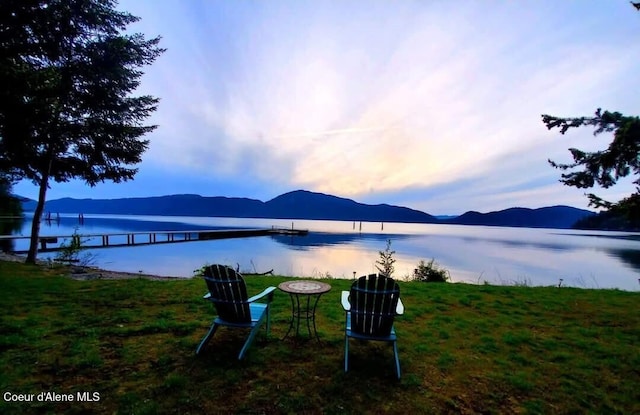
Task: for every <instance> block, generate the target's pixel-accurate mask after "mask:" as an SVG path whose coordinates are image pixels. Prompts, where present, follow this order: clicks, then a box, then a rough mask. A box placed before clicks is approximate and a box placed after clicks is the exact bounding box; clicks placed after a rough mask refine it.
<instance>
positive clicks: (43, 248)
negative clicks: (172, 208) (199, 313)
mask: <svg viewBox="0 0 640 415" xmlns="http://www.w3.org/2000/svg"><path fill="white" fill-rule="evenodd" d="M308 233H309V231H308V230H304V229H293V228H291V229H289V228H275V227H274V228H270V229H203V230H188V231H142V232H124V233H99V234H77V235H46V236H45V235H43V236H40V237H39V238H38V242H39V244H40V249H39V251H40V252H53V251H60V250H61V249H63V248H61V247H60V246H59V243H61V242H62V241H65V240H66V241H67V242H68V243H69V242H70V241H72V240H73V238H79V239H80V243H81V245H82V248H84V249H96V248H115V247H122V246H139V245H154V244H166V243H177V242H190V241H203V240H210V239H228V238H249V237H253V236H268V235H291V236H301V235H306V234H308ZM30 238H31V237H30V236H14V235H2V236H0V240H3V239H4V240H7V239H10V240H18V239H30ZM48 244H58V245H57V246H48ZM14 252H15V253H16V254H24V253H26V252H27V251H22V250H19V251H14Z"/></svg>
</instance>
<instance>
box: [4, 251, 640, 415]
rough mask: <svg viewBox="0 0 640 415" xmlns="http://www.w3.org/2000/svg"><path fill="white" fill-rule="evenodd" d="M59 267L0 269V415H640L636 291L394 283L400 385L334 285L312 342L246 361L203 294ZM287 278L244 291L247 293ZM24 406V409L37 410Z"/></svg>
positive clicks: (272, 340)
mask: <svg viewBox="0 0 640 415" xmlns="http://www.w3.org/2000/svg"><path fill="white" fill-rule="evenodd" d="M64 274H65V272H64V268H56V269H46V268H42V267H36V266H27V265H24V264H19V263H9V262H0V308H1V309H2V311H3V312H2V317H1V319H0V367H1V368H2V370H1V371H0V392H1V393H2V394H3V396H2V397H0V413H16V414H23V413H86V412H87V411H91V412H94V413H123V414H132V413H135V414H144V413H148V414H155V413H193V414H200V413H251V414H263V413H267V414H268V413H292V414H293V413H295V414H298V413H354V414H360V413H401V414H415V413H433V414H443V413H464V414H473V413H483V414H490V413H500V414H503V413H506V414H509V413H534V414H535V413H540V414H551V413H553V414H563V413H593V414H615V413H620V414H632V413H640V387H639V386H640V349H639V348H640V293H637V292H624V291H617V290H584V289H576V288H557V287H548V288H542V287H541V288H532V287H514V286H488V285H466V284H426V283H416V282H400V289H401V297H402V300H403V302H404V304H405V307H406V313H405V315H403V316H401V317H400V318H398V320H397V323H396V330H397V332H398V337H399V340H398V346H399V350H400V361H401V365H402V379H401V380H400V381H397V380H396V379H395V376H394V365H393V355H392V351H391V348H390V347H389V346H388V345H385V344H376V343H362V344H360V343H357V342H353V343H352V347H351V352H352V353H351V370H350V371H349V373H347V374H345V373H344V372H343V350H344V344H343V342H344V337H343V324H344V314H343V312H342V308H341V306H340V291H341V290H345V289H348V287H349V284H350V281H348V280H323V281H325V282H328V283H329V284H331V285H332V287H333V288H332V291H331V292H329V293H328V294H325V295H324V296H323V297H322V298H321V300H320V302H319V305H318V315H317V324H318V331H319V333H320V337H321V343H320V344H318V343H317V342H315V341H301V342H294V341H291V340H290V339H287V340H285V341H282V340H280V338H281V337H282V336H283V335H284V333H285V332H286V330H287V328H288V321H289V320H288V319H289V316H290V302H289V297H288V296H287V295H286V294H284V293H282V292H280V291H277V292H276V295H275V300H274V303H273V315H272V331H271V335H270V336H269V338H268V339H265V337H264V333H261V335H260V336H259V337H258V339H257V342H256V343H255V344H254V345H253V346H252V347H251V349H250V350H249V352H248V354H247V356H246V358H245V360H243V361H241V362H239V361H237V360H236V356H237V353H238V352H239V350H240V348H241V346H242V343H243V341H244V336H245V334H246V333H244V332H242V331H240V333H238V330H233V331H232V330H229V329H226V328H222V329H220V330H219V332H218V333H217V334H216V335H215V336H214V338H213V339H212V340H211V342H210V343H209V345H208V347H207V348H206V350H205V351H204V352H203V353H202V355H200V356H196V355H195V349H196V347H197V346H198V343H199V341H200V339H201V338H202V336H204V334H205V333H206V331H207V329H208V327H209V325H210V322H211V319H212V318H213V317H214V315H215V313H214V309H213V307H212V306H211V305H210V304H208V303H206V302H205V301H204V300H202V299H201V297H202V295H203V294H204V293H205V291H206V289H205V284H204V282H203V281H202V280H199V279H192V280H178V281H176V280H170V281H150V280H143V279H134V280H94V281H75V280H72V279H69V278H67V277H65V276H64ZM286 279H287V278H285V277H248V278H247V284H248V286H249V293H250V295H252V294H256V293H258V292H259V291H261V290H262V289H263V288H265V287H266V286H269V285H274V286H275V285H277V284H278V283H280V282H282V281H285V280H286ZM6 392H11V393H15V394H17V393H22V394H34V395H36V396H37V394H38V393H40V392H56V393H59V394H74V395H73V396H77V395H75V394H76V393H77V392H90V393H93V392H98V393H99V401H98V402H82V403H79V402H57V403H55V402H37V401H36V402H33V403H24V402H5V401H4V395H5V393H6ZM36 400H37V399H36Z"/></svg>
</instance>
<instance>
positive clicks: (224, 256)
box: [15, 215, 640, 291]
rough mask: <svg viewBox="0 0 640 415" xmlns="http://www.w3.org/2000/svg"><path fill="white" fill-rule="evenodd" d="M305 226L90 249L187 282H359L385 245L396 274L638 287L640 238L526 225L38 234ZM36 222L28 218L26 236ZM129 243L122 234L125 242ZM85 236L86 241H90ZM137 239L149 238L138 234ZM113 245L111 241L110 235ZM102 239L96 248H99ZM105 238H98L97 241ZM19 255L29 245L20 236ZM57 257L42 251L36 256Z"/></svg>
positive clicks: (155, 220) (105, 263)
mask: <svg viewBox="0 0 640 415" xmlns="http://www.w3.org/2000/svg"><path fill="white" fill-rule="evenodd" d="M292 225H293V226H294V227H295V228H296V229H308V230H309V231H310V232H309V234H308V235H306V236H261V237H251V238H240V239H222V240H208V241H193V242H185V243H175V244H159V245H147V246H135V247H118V248H106V249H93V250H88V252H89V253H90V254H91V255H92V256H93V258H94V259H93V263H92V264H93V265H95V266H98V267H101V268H106V269H112V270H117V271H128V272H144V273H150V274H157V275H164V276H177V277H191V276H192V274H193V270H195V269H197V268H199V267H200V266H202V265H203V264H205V263H223V264H230V265H232V266H233V267H234V268H235V267H236V266H237V265H238V264H239V266H240V270H241V271H242V272H247V273H249V272H258V273H261V272H266V271H269V270H271V269H273V270H274V273H275V274H280V275H295V276H304V277H324V276H327V275H330V276H332V277H334V278H353V273H354V272H355V273H356V275H358V276H360V275H365V274H368V273H372V272H375V271H376V267H375V262H376V260H378V259H379V256H378V251H381V250H384V248H385V246H386V241H387V240H388V239H390V240H391V243H392V245H391V247H392V249H393V250H394V251H396V254H395V258H396V260H397V262H396V264H395V273H394V277H395V278H397V279H402V278H404V277H406V276H409V275H410V274H412V272H413V269H414V268H415V267H416V265H417V264H418V262H419V261H420V260H425V261H428V260H430V259H431V258H434V259H435V260H436V262H437V263H438V264H439V265H441V266H443V267H445V268H447V269H449V270H450V272H451V279H452V281H454V282H467V283H474V284H477V283H484V282H485V281H486V282H489V283H491V284H528V285H558V283H559V281H560V279H561V278H562V280H563V282H562V285H569V286H576V287H583V288H620V289H624V290H633V291H638V290H639V289H640V233H628V232H601V231H574V230H562V229H528V228H505V227H487V226H463V225H433V224H401V223H384V224H381V223H379V222H375V223H374V222H362V224H360V223H359V222H356V223H354V222H342V221H312V220H294V221H292V220H279V219H235V218H209V217H162V216H121V215H86V216H85V218H84V223H83V224H79V222H78V218H77V216H75V215H74V216H66V215H61V218H60V220H59V221H51V222H47V221H43V223H42V227H41V235H71V234H72V233H73V232H74V230H76V229H77V232H78V233H79V234H81V235H90V234H100V233H118V232H138V231H152V230H155V231H168V230H197V229H224V228H271V227H273V226H275V227H288V228H290V227H291V226H292ZM30 227H31V221H30V220H29V218H27V220H26V221H25V222H24V224H23V227H22V230H21V231H19V232H17V234H21V235H24V236H28V235H29V233H30ZM122 238H123V241H126V238H125V237H122ZM85 239H86V238H85ZM140 239H141V240H142V239H143V237H141V238H140ZM112 240H113V239H112ZM96 241H97V242H96ZM99 241H100V238H99V237H98V238H97V239H96V240H94V243H99ZM15 248H16V249H18V250H19V249H27V248H28V242H27V241H26V240H24V241H23V240H18V241H16V244H15ZM54 255H55V253H41V254H40V255H39V257H40V258H46V257H53V256H54Z"/></svg>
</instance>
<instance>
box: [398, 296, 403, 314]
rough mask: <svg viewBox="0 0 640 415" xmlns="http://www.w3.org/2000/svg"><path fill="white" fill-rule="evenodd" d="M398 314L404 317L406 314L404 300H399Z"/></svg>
mask: <svg viewBox="0 0 640 415" xmlns="http://www.w3.org/2000/svg"><path fill="white" fill-rule="evenodd" d="M396 314H397V315H402V314H404V304H402V300H401V299H400V298H398V305H397V306H396Z"/></svg>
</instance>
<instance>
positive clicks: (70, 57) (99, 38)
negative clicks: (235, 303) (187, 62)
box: [0, 0, 164, 262]
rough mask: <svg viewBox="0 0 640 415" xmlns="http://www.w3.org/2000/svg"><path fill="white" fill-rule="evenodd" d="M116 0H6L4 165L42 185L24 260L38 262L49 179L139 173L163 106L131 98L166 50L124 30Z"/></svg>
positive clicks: (2, 15)
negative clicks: (151, 121)
mask: <svg viewBox="0 0 640 415" xmlns="http://www.w3.org/2000/svg"><path fill="white" fill-rule="evenodd" d="M115 6H116V1H114V0H3V1H2V2H0V51H1V52H0V79H1V81H0V82H2V84H1V85H0V172H4V173H6V174H9V175H10V176H11V177H12V178H13V179H28V180H31V181H33V183H34V184H36V185H37V186H39V189H40V191H39V195H38V203H37V206H36V209H35V212H34V217H33V227H32V232H31V244H30V248H29V254H28V256H27V262H35V259H36V254H37V238H38V234H39V231H40V218H41V216H42V212H43V209H44V202H45V198H46V192H47V189H48V187H49V183H50V181H55V182H66V181H68V180H70V179H74V178H76V179H81V180H84V181H85V182H86V183H87V184H88V185H90V186H94V185H96V184H97V183H99V182H103V181H105V180H111V181H114V182H116V183H117V182H121V181H126V180H131V179H133V177H134V175H135V174H136V172H137V169H136V168H134V165H135V164H137V163H139V162H140V161H141V156H142V153H143V152H144V151H145V150H146V148H147V147H148V143H149V142H148V140H144V139H142V137H143V136H144V135H145V134H146V133H149V132H151V131H153V130H154V129H155V128H156V126H153V125H143V122H144V120H145V119H146V118H147V117H148V116H149V115H151V113H152V112H153V111H155V110H156V108H157V103H158V99H157V98H154V97H152V96H146V95H144V96H137V97H134V96H131V93H132V92H133V91H134V90H135V89H136V88H137V87H138V85H139V83H140V77H141V76H142V74H143V72H142V71H140V69H139V68H140V67H142V66H145V65H149V64H151V63H153V61H154V60H155V59H156V58H157V57H158V56H159V55H160V54H161V53H162V52H163V51H164V50H163V49H161V48H159V47H158V44H159V41H160V38H159V37H156V38H153V39H150V40H147V39H145V38H144V36H143V35H142V34H139V33H133V34H131V33H126V32H125V30H126V28H127V26H128V25H129V24H131V23H133V22H136V21H137V20H138V17H135V16H132V15H131V14H129V13H126V12H120V11H117V10H116V9H115Z"/></svg>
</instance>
